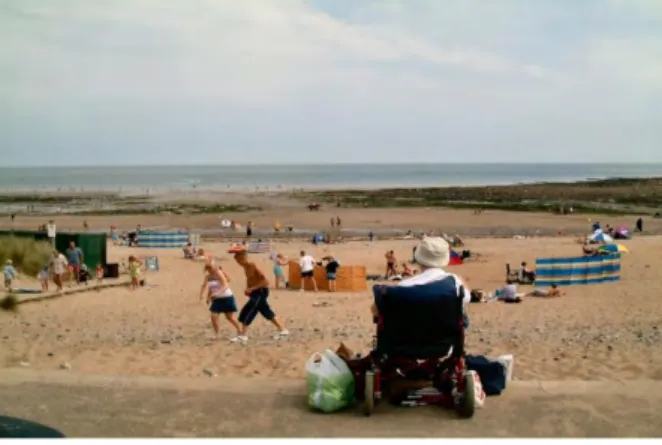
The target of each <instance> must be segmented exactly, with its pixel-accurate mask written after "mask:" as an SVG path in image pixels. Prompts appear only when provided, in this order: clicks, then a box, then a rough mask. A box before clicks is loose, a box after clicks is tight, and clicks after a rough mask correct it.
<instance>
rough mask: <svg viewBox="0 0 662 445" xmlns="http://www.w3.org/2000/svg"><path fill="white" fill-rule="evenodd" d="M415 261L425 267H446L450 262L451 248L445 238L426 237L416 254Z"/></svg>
mask: <svg viewBox="0 0 662 445" xmlns="http://www.w3.org/2000/svg"><path fill="white" fill-rule="evenodd" d="M414 259H416V262H417V263H418V264H420V265H421V266H425V267H446V266H448V262H449V260H450V246H449V245H448V242H447V241H446V240H445V239H443V238H438V237H429V236H425V237H423V239H422V240H421V244H419V245H418V247H417V248H416V252H414Z"/></svg>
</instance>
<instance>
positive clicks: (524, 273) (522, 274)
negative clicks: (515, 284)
mask: <svg viewBox="0 0 662 445" xmlns="http://www.w3.org/2000/svg"><path fill="white" fill-rule="evenodd" d="M518 278H519V281H520V283H527V282H528V283H533V282H534V281H536V273H535V271H533V270H530V269H529V268H528V267H527V265H526V261H522V264H521V265H520V268H519V271H518Z"/></svg>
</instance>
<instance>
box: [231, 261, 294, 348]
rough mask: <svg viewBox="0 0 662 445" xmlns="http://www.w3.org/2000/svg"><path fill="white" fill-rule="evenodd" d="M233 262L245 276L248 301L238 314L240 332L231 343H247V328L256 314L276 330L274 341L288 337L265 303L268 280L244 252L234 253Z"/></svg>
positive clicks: (245, 292)
mask: <svg viewBox="0 0 662 445" xmlns="http://www.w3.org/2000/svg"><path fill="white" fill-rule="evenodd" d="M234 260H235V261H236V262H237V264H239V265H240V266H241V267H242V268H243V269H244V274H245V275H246V290H244V295H246V296H247V297H248V301H247V302H246V304H245V305H244V307H242V308H241V311H240V312H239V323H241V330H240V334H239V335H238V336H237V338H236V340H234V339H233V342H235V341H236V342H241V343H244V344H245V343H246V342H247V341H248V335H247V333H248V327H249V326H250V325H251V323H253V320H255V317H256V316H257V314H258V313H259V314H261V315H262V316H263V317H264V318H266V319H267V320H268V321H269V322H271V323H272V324H273V325H274V326H276V328H277V329H278V333H277V334H276V335H275V336H274V339H276V340H278V339H281V338H286V337H287V336H288V335H290V332H289V331H288V330H287V329H285V327H284V326H283V325H282V324H281V323H280V320H278V317H276V314H275V313H274V311H273V310H272V309H271V307H270V306H269V302H268V301H267V298H269V280H267V278H266V277H265V276H264V274H263V273H262V271H261V270H260V269H258V267H257V266H256V265H255V263H253V262H251V261H249V260H248V254H247V253H246V251H243V252H237V253H235V254H234Z"/></svg>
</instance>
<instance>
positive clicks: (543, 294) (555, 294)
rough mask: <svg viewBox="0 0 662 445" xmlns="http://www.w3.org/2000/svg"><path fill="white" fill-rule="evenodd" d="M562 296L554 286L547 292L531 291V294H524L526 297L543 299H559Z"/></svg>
mask: <svg viewBox="0 0 662 445" xmlns="http://www.w3.org/2000/svg"><path fill="white" fill-rule="evenodd" d="M561 295H563V292H561V290H560V289H559V288H558V287H557V286H556V284H552V287H551V288H550V289H549V290H544V289H533V290H532V291H531V292H529V293H527V294H525V296H527V297H543V298H553V297H560V296H561Z"/></svg>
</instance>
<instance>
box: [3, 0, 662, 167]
mask: <svg viewBox="0 0 662 445" xmlns="http://www.w3.org/2000/svg"><path fill="white" fill-rule="evenodd" d="M375 161H380V162H401V161H408V162H427V161H439V162H449V161H455V162H465V161H466V162H490V161H506V162H510V161H530V162H564V161H589V162H591V161H593V162H600V161H602V162H610V161H615V162H618V161H630V162H652V161H657V162H662V0H602V1H600V0H241V1H240V0H2V1H1V2H0V166H7V165H52V164H57V165H69V164H101V165H103V164H131V163H133V164H136V163H137V164H175V165H177V164H182V163H187V164H188V163H195V164H199V163H204V164H224V163H261V164H268V163H290V162H301V163H315V162H375Z"/></svg>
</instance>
